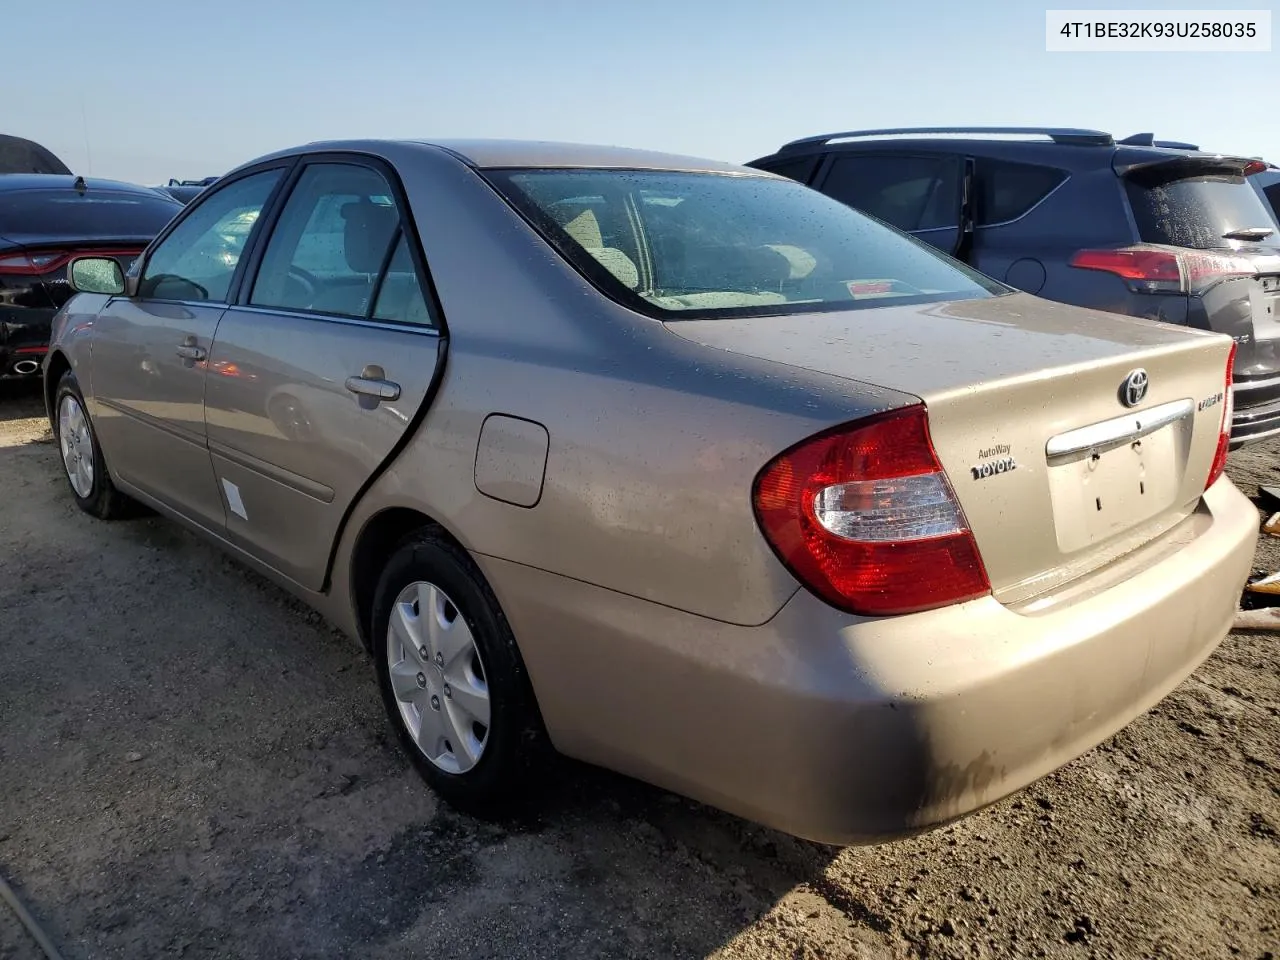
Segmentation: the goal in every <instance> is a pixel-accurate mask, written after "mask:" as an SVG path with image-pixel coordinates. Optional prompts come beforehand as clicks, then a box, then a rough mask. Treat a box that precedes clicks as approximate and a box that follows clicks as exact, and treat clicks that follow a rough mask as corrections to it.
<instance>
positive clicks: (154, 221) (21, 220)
mask: <svg viewBox="0 0 1280 960" xmlns="http://www.w3.org/2000/svg"><path fill="white" fill-rule="evenodd" d="M181 209H182V204H180V203H178V201H176V200H174V199H172V198H171V197H162V196H161V195H160V194H158V193H157V194H155V196H154V197H152V196H148V195H146V194H144V193H141V192H139V193H125V192H124V191H115V190H102V189H94V188H90V189H89V190H86V191H85V192H84V194H80V193H78V192H76V191H75V190H71V189H66V190H14V191H5V192H0V236H4V235H5V234H7V233H37V234H40V235H42V236H44V235H48V236H51V237H84V238H85V239H93V238H96V237H113V238H116V237H118V238H120V239H125V238H128V237H141V236H154V235H155V234H157V233H159V232H160V231H161V229H163V228H164V226H165V224H167V223H168V222H169V221H170V220H172V219H173V218H174V216H175V215H176V214H177V213H178V211H179V210H181Z"/></svg>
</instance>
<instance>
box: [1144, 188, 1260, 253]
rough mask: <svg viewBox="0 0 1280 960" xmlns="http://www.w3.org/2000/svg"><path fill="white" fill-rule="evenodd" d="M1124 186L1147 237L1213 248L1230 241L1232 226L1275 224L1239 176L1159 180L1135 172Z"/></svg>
mask: <svg viewBox="0 0 1280 960" xmlns="http://www.w3.org/2000/svg"><path fill="white" fill-rule="evenodd" d="M1125 191H1126V192H1127V194H1128V196H1129V205H1130V207H1131V208H1132V209H1133V217H1134V220H1135V221H1136V222H1137V225H1138V235H1139V237H1140V238H1141V239H1142V241H1143V242H1144V243H1160V244H1168V245H1170V246H1175V247H1191V248H1192V249H1196V250H1209V249H1213V248H1215V247H1225V246H1227V241H1226V239H1225V238H1224V235H1225V234H1228V233H1231V232H1232V231H1235V230H1246V229H1248V228H1250V227H1263V228H1267V227H1270V228H1271V229H1272V230H1275V229H1276V226H1277V225H1276V218H1275V214H1274V213H1273V212H1272V211H1271V210H1268V209H1267V205H1266V203H1265V202H1264V201H1263V199H1262V197H1260V196H1259V195H1258V192H1257V191H1256V190H1254V189H1253V186H1252V184H1250V183H1249V182H1248V181H1247V180H1246V179H1245V178H1244V177H1240V176H1233V175H1231V174H1226V173H1222V174H1208V175H1203V176H1195V177H1181V178H1179V179H1176V180H1168V179H1165V180H1160V179H1152V178H1151V177H1150V176H1145V177H1144V176H1140V175H1139V176H1134V175H1131V176H1129V177H1128V178H1127V179H1126V180H1125Z"/></svg>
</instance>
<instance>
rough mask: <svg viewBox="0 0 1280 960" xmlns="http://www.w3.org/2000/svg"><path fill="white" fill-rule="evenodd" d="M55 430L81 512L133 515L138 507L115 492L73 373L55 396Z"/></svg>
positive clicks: (103, 515)
mask: <svg viewBox="0 0 1280 960" xmlns="http://www.w3.org/2000/svg"><path fill="white" fill-rule="evenodd" d="M53 431H54V439H55V440H57V442H58V452H59V453H60V454H61V455H62V467H63V471H64V472H65V474H66V477H67V483H68V484H69V485H70V487H71V495H72V496H73V497H75V499H76V504H77V505H78V506H79V507H80V509H81V510H83V511H85V513H89V514H92V515H93V516H95V517H98V518H99V519H101V520H116V519H120V518H123V517H127V516H132V515H134V514H135V513H136V512H137V504H136V503H135V501H133V500H130V499H129V498H128V497H126V496H125V495H124V494H122V493H121V492H120V491H119V490H117V489H116V487H115V484H113V483H112V482H111V477H110V475H109V474H108V473H107V464H106V461H105V460H103V458H102V448H101V447H100V446H99V445H98V436H97V434H96V433H94V432H93V423H92V422H91V421H90V420H89V412H88V408H87V407H86V405H85V402H84V394H82V393H81V392H80V384H79V383H78V382H77V381H76V375H75V374H74V373H72V372H71V371H70V370H68V371H67V372H66V373H64V374H63V375H62V379H61V380H59V381H58V389H57V392H56V393H55V394H54V416H53Z"/></svg>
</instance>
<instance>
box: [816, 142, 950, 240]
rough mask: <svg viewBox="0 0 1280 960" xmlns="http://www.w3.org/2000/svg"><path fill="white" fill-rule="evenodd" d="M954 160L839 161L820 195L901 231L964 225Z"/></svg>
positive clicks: (890, 158) (882, 158) (858, 158)
mask: <svg viewBox="0 0 1280 960" xmlns="http://www.w3.org/2000/svg"><path fill="white" fill-rule="evenodd" d="M960 171H961V167H960V162H959V160H958V159H956V158H955V157H903V156H887V155H881V154H876V155H872V156H837V157H836V159H835V161H834V162H833V163H832V164H831V171H830V173H828V174H827V177H826V179H825V180H824V181H823V183H822V192H823V193H825V194H827V196H830V197H834V198H835V199H837V200H839V201H840V202H841V203H847V204H848V205H849V206H851V207H856V208H857V209H859V210H864V211H866V212H867V213H869V214H871V215H872V216H873V217H878V218H879V219H881V220H883V221H884V222H885V223H891V224H893V225H894V226H895V227H897V228H898V229H899V230H939V229H944V228H946V227H954V226H956V225H958V224H959V222H960V181H961V177H960Z"/></svg>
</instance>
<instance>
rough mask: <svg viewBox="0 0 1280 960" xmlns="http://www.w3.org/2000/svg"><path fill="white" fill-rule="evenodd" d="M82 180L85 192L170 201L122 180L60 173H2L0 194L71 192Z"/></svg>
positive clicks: (148, 188) (146, 188) (162, 195)
mask: <svg viewBox="0 0 1280 960" xmlns="http://www.w3.org/2000/svg"><path fill="white" fill-rule="evenodd" d="M81 180H83V182H84V186H85V189H86V190H90V191H92V190H110V191H112V192H114V193H139V194H145V195H147V196H152V197H160V198H161V199H171V198H169V197H166V196H165V195H164V194H160V193H157V192H156V191H155V190H153V189H152V188H151V187H144V186H142V185H140V184H137V183H126V182H124V181H122V180H103V179H100V178H97V177H74V176H67V175H63V174H60V173H4V174H0V192H11V191H18V190H72V189H75V187H76V184H77V183H78V182H80V181H81Z"/></svg>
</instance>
